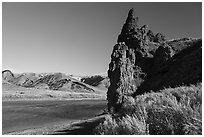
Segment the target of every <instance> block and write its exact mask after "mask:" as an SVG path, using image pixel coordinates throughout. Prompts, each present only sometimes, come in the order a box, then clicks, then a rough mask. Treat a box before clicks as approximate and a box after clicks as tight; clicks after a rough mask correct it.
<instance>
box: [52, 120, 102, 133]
mask: <svg viewBox="0 0 204 137" xmlns="http://www.w3.org/2000/svg"><path fill="white" fill-rule="evenodd" d="M104 120H105V117H104V116H102V117H99V118H97V119H93V120H89V121H85V122H82V123H76V124H73V125H72V126H71V127H70V128H69V129H63V130H58V131H55V133H54V134H52V135H91V134H93V132H92V131H93V129H94V128H95V127H96V126H97V125H99V124H100V123H101V122H103V121H104Z"/></svg>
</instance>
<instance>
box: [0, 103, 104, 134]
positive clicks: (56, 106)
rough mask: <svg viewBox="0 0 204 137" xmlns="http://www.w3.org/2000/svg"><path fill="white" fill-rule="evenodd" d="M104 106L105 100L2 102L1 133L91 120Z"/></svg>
mask: <svg viewBox="0 0 204 137" xmlns="http://www.w3.org/2000/svg"><path fill="white" fill-rule="evenodd" d="M106 104H107V101H106V100H66V101H56V100H55V101H53V100H52V101H3V102H2V132H3V134H6V133H9V132H14V131H19V130H24V129H29V128H37V127H42V126H47V125H51V124H54V123H57V122H62V121H74V120H83V119H88V118H92V117H94V116H95V115H97V114H100V113H101V112H103V109H104V108H105V107H106Z"/></svg>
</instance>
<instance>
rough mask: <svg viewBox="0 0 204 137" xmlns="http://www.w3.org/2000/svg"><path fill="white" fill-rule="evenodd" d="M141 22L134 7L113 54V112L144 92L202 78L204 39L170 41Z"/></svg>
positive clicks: (110, 91) (110, 105) (109, 94)
mask: <svg viewBox="0 0 204 137" xmlns="http://www.w3.org/2000/svg"><path fill="white" fill-rule="evenodd" d="M138 23H139V18H138V17H134V10H133V9H131V10H130V11H129V13H128V17H127V19H126V22H125V24H124V25H123V28H122V31H121V34H119V36H118V40H117V44H116V45H115V46H114V48H113V51H112V54H111V62H110V64H109V70H108V77H109V79H110V86H109V88H108V92H107V100H108V109H109V111H111V112H117V111H119V110H120V108H121V107H124V106H127V104H131V103H132V102H133V97H135V96H136V95H139V94H143V93H144V92H149V91H150V90H155V91H156V90H158V89H162V88H164V87H169V86H171V87H174V86H178V85H182V84H192V83H196V82H198V81H201V76H202V75H201V74H202V50H201V47H202V42H201V40H199V39H192V38H184V39H178V40H173V41H166V39H165V36H164V35H162V34H161V33H157V34H156V35H154V33H153V32H152V31H151V30H149V29H148V26H147V25H143V26H142V27H140V26H139V25H138Z"/></svg>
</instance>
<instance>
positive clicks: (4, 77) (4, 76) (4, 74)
mask: <svg viewBox="0 0 204 137" xmlns="http://www.w3.org/2000/svg"><path fill="white" fill-rule="evenodd" d="M13 79H14V74H13V73H12V72H11V71H10V70H4V71H2V80H5V81H8V82H11V81H13Z"/></svg>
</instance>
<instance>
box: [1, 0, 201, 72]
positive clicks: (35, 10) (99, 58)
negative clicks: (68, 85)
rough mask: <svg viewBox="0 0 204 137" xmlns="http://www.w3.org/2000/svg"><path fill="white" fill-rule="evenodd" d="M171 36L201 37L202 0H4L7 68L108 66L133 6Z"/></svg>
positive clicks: (52, 69)
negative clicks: (87, 0)
mask: <svg viewBox="0 0 204 137" xmlns="http://www.w3.org/2000/svg"><path fill="white" fill-rule="evenodd" d="M130 8H134V9H135V11H136V15H137V16H139V18H140V25H143V24H148V26H149V28H150V29H151V30H152V31H153V32H154V33H157V32H161V33H163V34H164V35H165V36H166V38H167V39H173V38H183V37H196V38H201V37H202V3H201V2H200V3H167V2H165V3H158V2H155V3H148V2H145V3H137V2H135V3H69V2H68V3H48V2H46V3H3V6H2V11H3V13H2V23H3V44H2V55H3V56H2V64H3V68H2V69H10V70H12V71H14V72H63V73H67V74H79V75H90V74H98V73H103V72H106V71H107V69H108V64H109V62H110V55H111V52H112V49H113V46H114V45H115V44H116V40H117V37H118V34H119V33H120V31H121V28H122V25H123V24H124V22H125V20H126V17H127V14H128V11H129V9H130Z"/></svg>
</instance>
